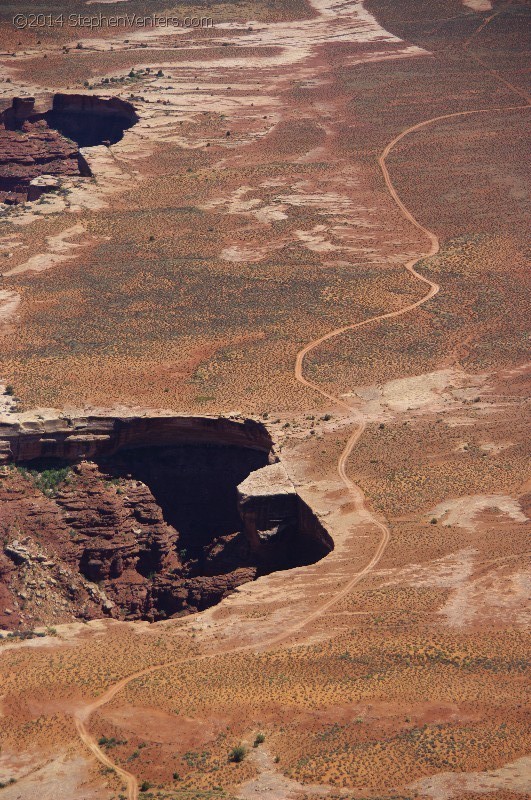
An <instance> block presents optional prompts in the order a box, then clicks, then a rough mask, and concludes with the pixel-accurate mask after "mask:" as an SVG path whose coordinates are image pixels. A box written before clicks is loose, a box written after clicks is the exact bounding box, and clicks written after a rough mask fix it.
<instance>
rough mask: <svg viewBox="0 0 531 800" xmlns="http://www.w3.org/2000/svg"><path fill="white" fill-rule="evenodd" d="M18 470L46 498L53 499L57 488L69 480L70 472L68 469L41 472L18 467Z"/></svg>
mask: <svg viewBox="0 0 531 800" xmlns="http://www.w3.org/2000/svg"><path fill="white" fill-rule="evenodd" d="M18 470H19V472H21V473H22V474H23V475H25V476H26V477H27V478H29V479H30V480H31V481H32V483H33V485H34V486H35V487H36V488H37V489H39V490H40V491H41V492H42V493H43V494H45V495H47V497H54V496H55V494H56V493H57V489H58V488H59V486H60V485H61V484H62V483H64V482H65V481H66V480H68V479H69V478H70V475H71V472H72V470H71V469H70V467H51V468H49V469H42V470H39V469H27V468H26V467H19V468H18Z"/></svg>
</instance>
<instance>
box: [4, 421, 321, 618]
mask: <svg viewBox="0 0 531 800" xmlns="http://www.w3.org/2000/svg"><path fill="white" fill-rule="evenodd" d="M73 431H74V432H73ZM1 435H2V443H1V445H0V448H2V453H3V460H4V466H3V467H1V468H0V469H1V474H0V537H1V542H2V548H1V550H0V627H5V628H10V629H19V630H20V629H28V628H32V627H34V626H36V625H39V624H41V625H42V624H54V623H58V622H65V621H69V620H71V619H72V618H83V619H93V618H97V617H100V616H102V615H109V616H112V617H114V618H117V619H147V620H151V621H152V620H157V619H164V618H166V617H170V616H176V615H181V614H186V613H190V612H193V611H197V610H202V609H204V608H207V607H209V606H211V605H213V604H215V603H217V602H219V601H220V600H221V599H222V598H223V597H225V596H226V595H227V594H229V593H230V592H232V591H234V589H235V588H236V587H237V586H239V585H240V584H242V583H245V582H247V581H250V580H254V579H255V578H256V577H258V576H259V575H262V574H266V573H268V572H271V571H273V570H277V569H285V568H289V567H293V566H298V565H300V564H306V563H311V562H312V561H315V560H317V559H318V558H321V557H322V556H323V555H325V554H326V553H327V552H329V551H330V550H331V549H332V541H331V539H330V537H329V536H328V534H327V533H326V531H324V529H323V527H322V526H321V525H320V523H319V521H318V520H317V519H316V518H315V517H314V516H313V514H312V513H311V512H310V511H309V509H308V508H307V507H305V506H304V504H303V503H302V501H301V500H300V498H299V497H298V495H297V493H296V492H295V489H294V487H293V485H292V484H291V482H290V481H289V478H288V476H287V475H286V473H285V471H284V468H283V466H282V465H281V464H280V463H273V464H270V465H268V462H269V461H271V460H272V458H274V457H273V456H272V455H271V440H270V438H269V435H268V433H267V431H266V429H265V428H264V427H263V426H262V425H260V424H259V423H256V422H253V421H252V420H243V421H240V420H228V419H215V418H199V417H153V418H147V417H129V418H125V417H124V418H119V419H118V418H112V417H93V418H88V419H84V420H83V419H77V420H72V419H68V420H65V419H54V420H49V421H39V422H32V423H30V424H25V425H20V424H14V425H4V426H3V428H2V431H1ZM247 476H249V477H247ZM242 481H243V482H242ZM239 484H240V485H239Z"/></svg>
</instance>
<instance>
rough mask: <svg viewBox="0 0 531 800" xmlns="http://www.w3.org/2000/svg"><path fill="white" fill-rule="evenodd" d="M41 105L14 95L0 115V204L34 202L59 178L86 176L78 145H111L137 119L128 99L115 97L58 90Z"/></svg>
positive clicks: (88, 173)
mask: <svg viewBox="0 0 531 800" xmlns="http://www.w3.org/2000/svg"><path fill="white" fill-rule="evenodd" d="M46 105H47V104H46V103H44V106H43V109H42V110H37V109H36V107H35V98H34V97H15V98H13V101H12V104H11V105H10V106H8V107H7V108H5V109H4V110H3V111H2V113H1V114H0V203H2V202H3V203H7V204H9V205H17V204H18V203H21V202H24V201H26V200H29V201H33V200H38V199H39V197H41V195H42V194H44V193H45V192H50V191H56V190H58V189H59V181H58V178H59V177H60V176H73V175H80V176H82V177H91V176H92V171H91V169H90V167H89V165H88V163H87V161H86V159H85V157H84V155H83V153H82V152H81V150H80V148H83V147H94V146H97V145H100V144H106V145H107V146H110V145H112V144H116V142H118V141H120V139H121V138H122V136H123V133H124V131H125V130H126V129H128V128H130V127H131V126H132V125H134V124H136V122H138V116H137V115H136V112H135V110H134V107H133V106H132V105H131V103H128V102H127V101H125V100H120V99H119V98H116V97H111V98H104V97H98V96H95V95H92V96H89V95H83V94H64V93H57V94H55V95H53V98H52V104H51V108H47V109H46Z"/></svg>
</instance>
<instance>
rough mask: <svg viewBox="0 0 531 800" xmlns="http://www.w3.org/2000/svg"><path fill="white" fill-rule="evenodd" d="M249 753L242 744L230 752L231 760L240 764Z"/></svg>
mask: <svg viewBox="0 0 531 800" xmlns="http://www.w3.org/2000/svg"><path fill="white" fill-rule="evenodd" d="M246 755H247V750H246V749H245V747H244V746H243V745H242V744H239V745H237V746H236V747H233V748H232V750H231V751H230V753H229V761H231V762H232V763H233V764H239V763H240V761H243V759H244V758H245V756H246Z"/></svg>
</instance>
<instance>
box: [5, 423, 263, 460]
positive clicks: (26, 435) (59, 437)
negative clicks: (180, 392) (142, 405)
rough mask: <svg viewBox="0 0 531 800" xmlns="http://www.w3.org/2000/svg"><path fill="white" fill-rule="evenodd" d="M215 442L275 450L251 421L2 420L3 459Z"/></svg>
mask: <svg viewBox="0 0 531 800" xmlns="http://www.w3.org/2000/svg"><path fill="white" fill-rule="evenodd" d="M182 444H196V445H197V444H213V445H227V446H232V447H245V448H249V449H252V450H257V451H260V452H263V453H269V452H270V451H271V448H272V440H271V436H270V435H269V433H268V431H267V429H266V428H265V427H264V425H261V424H260V423H259V422H255V421H254V420H250V419H229V418H227V417H196V416H174V415H171V416H170V415H167V416H164V415H160V416H156V417H155V416H153V417H147V416H134V415H131V416H123V417H114V416H103V415H102V416H88V417H66V416H63V417H54V418H52V419H48V420H32V421H28V422H13V423H11V422H0V463H5V464H6V463H10V462H26V461H31V460H33V459H38V458H58V459H65V460H67V461H75V460H78V459H82V458H91V459H98V458H102V457H109V456H112V455H113V454H115V453H117V452H118V451H119V450H123V449H134V448H140V447H157V446H175V445H182Z"/></svg>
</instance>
